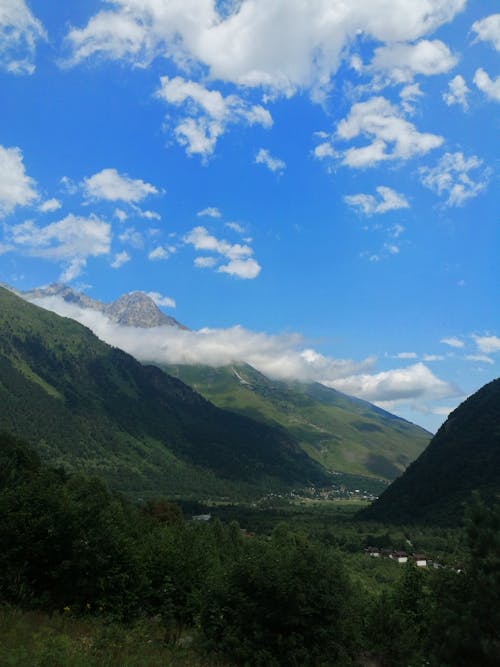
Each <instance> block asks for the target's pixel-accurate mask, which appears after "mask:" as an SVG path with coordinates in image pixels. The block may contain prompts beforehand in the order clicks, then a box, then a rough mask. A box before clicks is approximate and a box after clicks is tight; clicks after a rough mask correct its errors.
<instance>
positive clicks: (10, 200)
mask: <svg viewBox="0 0 500 667" xmlns="http://www.w3.org/2000/svg"><path fill="white" fill-rule="evenodd" d="M0 11H1V10H0ZM36 199H38V193H37V190H36V183H35V181H34V180H33V179H32V178H31V177H30V176H28V175H27V174H26V170H25V168H24V162H23V154H22V152H21V150H20V149H19V148H5V147H4V146H0V216H3V215H7V214H8V213H10V212H11V211H13V210H14V209H15V207H16V206H27V205H28V204H31V203H32V202H33V201H35V200H36Z"/></svg>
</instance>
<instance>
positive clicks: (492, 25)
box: [471, 14, 500, 51]
mask: <svg viewBox="0 0 500 667" xmlns="http://www.w3.org/2000/svg"><path fill="white" fill-rule="evenodd" d="M471 29H472V32H475V33H476V35H477V37H476V41H481V42H490V43H491V44H492V46H493V47H494V48H495V49H496V50H497V51H500V14H492V15H491V16H487V17H486V18H484V19H481V20H480V21H476V22H475V23H473V24H472V28H471Z"/></svg>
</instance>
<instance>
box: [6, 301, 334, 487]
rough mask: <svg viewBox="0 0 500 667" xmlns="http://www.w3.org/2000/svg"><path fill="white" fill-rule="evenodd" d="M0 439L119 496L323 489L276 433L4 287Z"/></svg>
mask: <svg viewBox="0 0 500 667" xmlns="http://www.w3.org/2000/svg"><path fill="white" fill-rule="evenodd" d="M0 400H1V401H2V403H1V404H2V410H1V411H0V430H4V431H7V432H11V433H12V434H14V435H16V436H19V437H23V438H25V439H27V440H28V441H29V442H30V443H31V444H33V445H35V446H36V447H37V450H38V451H39V453H40V454H41V455H42V456H43V457H44V459H45V460H48V461H50V462H52V463H56V464H62V465H65V466H68V465H69V467H70V468H71V469H76V470H84V471H86V472H89V473H92V474H97V475H99V476H102V477H104V478H105V479H107V481H108V482H109V483H110V484H111V485H112V486H113V487H114V488H118V489H119V490H123V491H126V492H134V493H139V494H140V495H141V494H144V493H155V494H158V493H163V494H164V495H175V494H179V493H184V494H186V493H193V492H194V491H195V490H196V489H198V492H199V493H200V495H206V494H207V493H214V494H215V495H219V496H220V495H228V494H229V493H230V494H233V495H234V494H235V493H237V490H238V488H240V489H241V492H242V493H248V492H249V491H250V490H251V489H253V490H254V491H255V490H256V488H268V489H269V488H290V487H292V486H300V485H302V486H304V485H308V484H310V483H315V482H319V483H328V476H327V475H326V473H325V472H324V471H323V470H322V469H321V467H320V466H319V465H318V464H317V463H316V462H314V461H312V460H311V459H310V458H309V457H308V456H307V455H306V454H305V453H304V452H303V451H302V449H301V448H300V447H299V446H298V445H297V443H296V442H295V441H294V440H293V438H292V437H291V436H290V435H289V434H288V433H286V432H285V431H284V430H283V429H278V428H273V427H270V426H268V425H263V424H261V423H258V422H255V421H253V420H251V419H249V418H246V417H244V416H240V415H235V414H234V413H232V412H228V411H224V410H221V409H220V408H217V407H216V406H214V405H212V404H211V403H209V402H208V401H207V400H206V399H204V398H203V397H202V396H200V395H199V394H197V393H196V392H194V391H193V390H192V389H191V388H190V387H188V386H187V385H185V384H184V383H182V382H181V381H180V380H178V379H176V378H173V377H171V376H169V375H167V374H166V373H165V372H164V371H162V370H161V369H159V368H158V367H156V366H150V365H148V366H143V365H141V364H140V363H139V362H138V361H136V360H135V359H134V358H133V357H131V356H130V355H128V354H126V353H125V352H123V351H121V350H119V349H117V348H113V347H111V346H109V345H107V344H105V343H103V342H102V341H100V340H99V339H98V338H97V337H96V336H95V335H94V334H93V333H92V332H91V331H90V329H88V328H86V327H84V326H82V325H81V324H79V323H77V322H76V321H74V320H71V319H69V318H63V317H60V316H58V315H55V314H54V313H51V312H50V311H47V310H45V309H43V308H40V307H38V306H36V305H34V304H30V303H29V302H27V301H25V300H23V299H21V298H20V297H18V296H17V295H15V294H14V293H13V292H9V291H7V290H5V289H1V288H0Z"/></svg>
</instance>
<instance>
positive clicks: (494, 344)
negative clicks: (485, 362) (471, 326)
mask: <svg viewBox="0 0 500 667" xmlns="http://www.w3.org/2000/svg"><path fill="white" fill-rule="evenodd" d="M473 339H474V341H475V343H476V345H477V349H478V350H479V351H480V352H482V353H483V354H492V353H494V352H500V338H498V336H490V335H488V336H473Z"/></svg>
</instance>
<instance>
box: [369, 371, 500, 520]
mask: <svg viewBox="0 0 500 667" xmlns="http://www.w3.org/2000/svg"><path fill="white" fill-rule="evenodd" d="M473 491H479V492H481V493H482V494H483V495H484V496H485V498H487V499H490V500H494V499H495V498H496V499H497V500H498V498H499V497H500V379H496V380H493V381H492V382H489V383H488V384H486V385H484V386H483V387H481V389H479V391H477V392H476V393H474V394H473V395H472V396H469V398H467V399H466V400H465V401H464V402H463V403H461V404H460V405H459V406H458V407H457V408H456V409H455V410H454V411H453V412H452V413H451V414H450V415H449V417H448V419H447V420H446V421H445V422H444V424H443V425H442V426H441V428H440V429H439V430H438V432H437V433H436V435H435V436H434V437H433V439H432V440H431V442H430V443H429V446H428V447H427V448H426V449H425V451H424V452H423V453H422V454H421V455H420V456H419V457H418V459H416V461H414V462H413V463H412V464H411V465H410V466H409V467H408V469H407V470H406V471H405V472H404V473H403V475H401V477H399V478H398V479H396V480H395V481H394V482H393V483H392V484H391V485H390V486H389V487H388V488H387V490H386V491H384V493H383V494H382V495H381V496H380V498H379V499H378V500H376V501H375V502H374V503H373V505H372V506H371V507H370V508H368V509H367V510H365V512H364V513H363V516H365V517H366V518H373V519H378V520H382V521H393V522H417V523H418V522H426V523H433V522H436V523H459V522H460V521H461V519H462V514H463V506H464V504H465V503H466V502H467V501H468V500H469V498H470V495H471V494H472V492H473Z"/></svg>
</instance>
